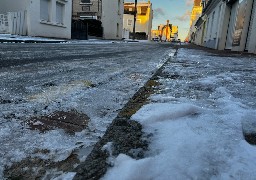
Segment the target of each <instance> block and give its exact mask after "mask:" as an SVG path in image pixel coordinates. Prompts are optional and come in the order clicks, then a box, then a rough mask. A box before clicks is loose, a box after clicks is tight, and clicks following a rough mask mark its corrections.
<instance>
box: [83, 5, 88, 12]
mask: <svg viewBox="0 0 256 180" xmlns="http://www.w3.org/2000/svg"><path fill="white" fill-rule="evenodd" d="M82 11H86V12H88V11H90V6H82Z"/></svg>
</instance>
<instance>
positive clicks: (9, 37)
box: [0, 34, 65, 42]
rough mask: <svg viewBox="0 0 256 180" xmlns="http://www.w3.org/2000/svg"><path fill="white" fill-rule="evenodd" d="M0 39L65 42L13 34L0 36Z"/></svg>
mask: <svg viewBox="0 0 256 180" xmlns="http://www.w3.org/2000/svg"><path fill="white" fill-rule="evenodd" d="M0 39H2V40H24V41H27V40H34V41H59V42H65V40H60V39H51V38H43V37H31V36H20V35H13V34H0Z"/></svg>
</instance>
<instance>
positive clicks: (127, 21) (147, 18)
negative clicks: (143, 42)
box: [123, 1, 153, 40]
mask: <svg viewBox="0 0 256 180" xmlns="http://www.w3.org/2000/svg"><path fill="white" fill-rule="evenodd" d="M134 8H135V5H134V3H125V4H124V9H125V14H124V19H123V24H124V28H125V29H129V30H130V32H133V21H134V20H133V19H134V16H133V15H132V13H133V12H134ZM144 8H147V9H146V13H145V14H144V13H143V14H142V13H140V12H142V11H143V10H142V9H144ZM137 12H138V13H137V16H136V29H135V31H136V32H145V33H146V35H147V36H148V39H149V40H151V29H152V21H153V9H152V4H151V3H150V1H148V2H147V3H145V2H141V3H140V2H139V3H138V4H137Z"/></svg>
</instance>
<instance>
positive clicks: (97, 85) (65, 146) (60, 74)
mask: <svg viewBox="0 0 256 180" xmlns="http://www.w3.org/2000/svg"><path fill="white" fill-rule="evenodd" d="M11 46H19V45H16V44H12V45H11ZM30 46H34V45H32V44H29V45H24V46H23V48H24V49H27V50H26V51H27V52H26V53H25V52H19V51H15V50H13V51H1V50H0V53H1V57H3V61H5V60H7V59H8V58H9V59H11V60H12V59H19V60H20V61H22V60H23V59H22V58H32V59H33V58H35V59H36V58H40V57H41V56H47V57H48V58H49V57H51V56H52V55H54V54H55V55H56V53H57V54H58V53H69V55H72V54H77V53H83V54H86V55H88V54H89V55H91V54H92V55H95V56H96V55H97V54H98V53H99V52H100V53H102V52H106V53H109V52H115V53H122V52H123V51H126V50H129V51H131V52H132V51H134V49H138V46H149V47H150V45H145V44H141V45H136V44H134V45H129V44H125V43H124V44H121V45H115V44H111V45H109V44H107V45H104V44H102V45H100V46H99V45H95V46H94V45H87V46H86V48H84V47H83V46H81V45H79V46H78V45H77V47H76V48H75V50H73V49H72V48H71V49H68V48H70V46H69V44H53V45H52V44H49V45H46V46H47V47H48V46H49V47H51V48H49V49H48V54H45V53H43V52H42V51H45V50H44V49H42V48H41V45H38V44H37V45H36V46H37V48H35V49H33V50H32V51H30V49H29V47H30ZM117 46H118V47H117ZM59 48H67V49H68V51H67V50H66V51H62V52H60V51H59V50H58V49H59ZM79 48H80V49H79ZM95 48H98V50H97V51H95ZM142 48H143V47H142ZM145 48H146V47H145ZM13 49H15V48H13ZM56 49H57V50H56ZM51 50H52V53H51V52H50V51H51ZM172 51H174V50H172V49H167V48H163V49H159V50H156V51H154V54H152V56H151V57H150V58H149V57H147V56H145V52H143V51H139V52H137V53H136V54H133V53H127V54H125V57H124V55H123V54H122V55H118V54H115V55H113V56H111V57H98V58H94V59H93V58H86V61H85V60H84V59H85V58H84V57H82V58H81V59H73V60H70V59H67V60H65V59H63V60H61V61H43V62H37V63H30V64H29V63H28V64H26V65H24V66H23V65H18V66H12V67H9V68H5V67H3V68H1V69H0V77H1V78H0V85H1V86H0V101H2V100H7V101H6V102H8V103H0V125H1V129H0V144H1V146H0V179H1V178H2V177H3V170H4V167H5V166H11V165H12V164H13V163H15V162H18V161H21V160H22V159H24V158H26V157H32V158H33V157H39V158H42V159H47V160H48V159H49V160H51V161H55V162H56V161H61V160H64V159H66V158H67V157H68V156H69V155H70V154H71V153H72V152H75V153H78V155H79V159H80V160H84V159H85V158H86V156H87V155H88V153H89V152H90V150H91V149H92V147H93V145H94V144H95V143H96V142H97V141H98V140H99V137H101V136H102V135H103V134H104V132H105V130H106V128H107V126H108V125H109V124H110V123H111V121H112V120H113V119H114V118H115V117H116V115H117V113H118V112H119V110H120V109H121V108H122V107H123V106H124V104H125V103H126V102H127V101H128V100H129V98H131V97H132V95H133V94H134V93H135V92H136V91H137V90H138V89H139V88H140V87H141V86H143V85H144V83H145V82H146V81H147V80H148V79H149V78H150V77H151V76H152V74H153V73H154V72H155V71H156V69H157V68H158V66H161V65H162V64H163V63H164V62H165V61H166V58H168V54H169V53H170V52H172ZM19 53H20V54H19ZM60 56H61V55H60ZM5 57H6V58H5ZM141 67H143V68H141ZM92 85H93V86H94V87H92ZM71 109H76V110H77V111H78V112H81V113H85V114H87V115H88V116H89V117H90V123H89V127H88V129H85V130H84V131H82V132H78V133H76V134H75V135H68V134H66V133H65V132H64V131H63V130H60V129H56V130H52V131H48V132H45V133H39V131H33V130H30V129H28V127H27V125H26V124H25V123H24V121H25V120H27V119H29V118H31V117H34V116H43V115H47V114H51V113H52V112H55V111H68V110H71ZM81 147H83V148H82V149H81ZM38 149H39V150H40V149H42V150H43V149H47V150H49V151H50V152H49V153H46V154H44V153H40V151H39V152H38Z"/></svg>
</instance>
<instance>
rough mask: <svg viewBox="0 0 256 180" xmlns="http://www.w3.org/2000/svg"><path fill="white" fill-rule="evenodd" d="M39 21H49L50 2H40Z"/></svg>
mask: <svg viewBox="0 0 256 180" xmlns="http://www.w3.org/2000/svg"><path fill="white" fill-rule="evenodd" d="M40 19H41V20H43V21H50V1H49V0H40Z"/></svg>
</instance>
